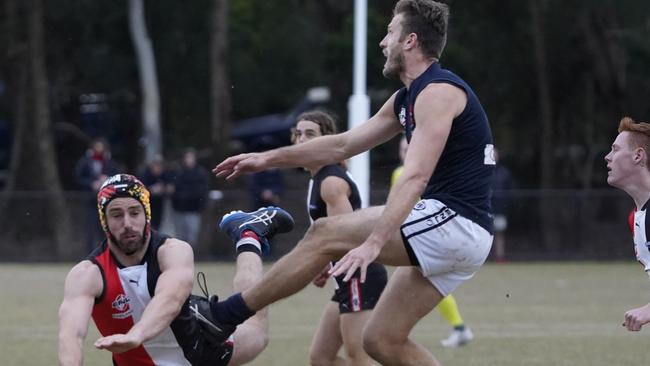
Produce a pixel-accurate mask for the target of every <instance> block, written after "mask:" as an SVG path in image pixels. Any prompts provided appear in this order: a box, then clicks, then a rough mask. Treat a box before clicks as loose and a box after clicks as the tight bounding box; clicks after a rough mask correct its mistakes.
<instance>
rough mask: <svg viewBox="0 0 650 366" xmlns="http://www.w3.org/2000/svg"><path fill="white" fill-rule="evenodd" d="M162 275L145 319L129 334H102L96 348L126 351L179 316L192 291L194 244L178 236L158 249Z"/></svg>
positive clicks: (168, 240)
mask: <svg viewBox="0 0 650 366" xmlns="http://www.w3.org/2000/svg"><path fill="white" fill-rule="evenodd" d="M158 261H159V263H160V270H161V274H160V277H159V278H158V283H157V285H156V290H155V293H154V296H153V298H152V299H151V302H150V303H149V304H148V305H147V307H146V308H145V310H144V313H142V319H140V321H139V322H138V323H136V324H135V325H134V326H133V328H131V330H129V332H128V333H127V334H114V335H111V336H108V337H102V338H100V339H98V340H97V341H96V342H95V347H97V348H100V349H107V350H109V351H111V352H115V353H122V352H126V351H128V350H130V349H133V348H136V347H138V346H140V345H141V344H142V343H144V342H146V341H148V340H149V339H151V338H153V337H155V336H157V335H158V334H160V332H162V331H163V330H164V329H165V328H166V327H168V326H169V324H171V322H172V320H174V318H175V317H176V316H177V315H178V313H179V312H180V310H181V307H182V306H183V304H184V303H185V300H187V298H188V296H189V295H190V293H191V292H192V286H193V280H194V254H193V252H192V248H191V247H190V245H189V244H188V243H186V242H184V241H181V240H177V239H167V241H166V242H165V244H163V245H162V246H161V247H160V249H158Z"/></svg>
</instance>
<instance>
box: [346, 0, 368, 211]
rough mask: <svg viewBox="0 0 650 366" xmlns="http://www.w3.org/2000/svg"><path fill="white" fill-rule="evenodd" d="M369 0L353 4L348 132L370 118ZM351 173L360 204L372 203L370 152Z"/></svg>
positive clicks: (352, 165)
mask: <svg viewBox="0 0 650 366" xmlns="http://www.w3.org/2000/svg"><path fill="white" fill-rule="evenodd" d="M367 15H368V3H367V0H355V1H354V84H353V93H352V95H351V96H350V99H349V100H348V129H352V128H354V127H356V126H358V125H360V124H362V123H364V122H365V121H367V120H368V118H370V98H368V95H367V94H366V38H367V17H368V16H367ZM349 163H350V173H351V174H352V176H353V177H354V180H355V182H356V183H357V185H358V187H359V193H360V194H361V204H362V206H363V207H368V205H369V203H370V153H368V152H364V153H362V154H359V155H357V156H354V157H352V158H351V159H350V162H349Z"/></svg>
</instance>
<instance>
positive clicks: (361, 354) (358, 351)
mask: <svg viewBox="0 0 650 366" xmlns="http://www.w3.org/2000/svg"><path fill="white" fill-rule="evenodd" d="M345 352H346V355H347V356H348V360H350V364H351V365H361V364H367V362H366V360H367V359H368V358H369V356H368V354H367V353H366V351H364V349H363V345H362V344H361V342H359V344H358V347H356V346H355V347H348V348H346V349H345Z"/></svg>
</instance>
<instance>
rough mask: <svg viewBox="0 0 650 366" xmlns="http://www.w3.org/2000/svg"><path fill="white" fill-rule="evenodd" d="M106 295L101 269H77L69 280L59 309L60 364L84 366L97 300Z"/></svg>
mask: <svg viewBox="0 0 650 366" xmlns="http://www.w3.org/2000/svg"><path fill="white" fill-rule="evenodd" d="M101 292H102V277H101V273H100V272H99V268H98V267H97V266H96V265H94V264H92V263H91V262H90V261H83V262H81V263H79V264H77V265H76V266H74V267H73V268H72V269H71V270H70V272H69V273H68V276H67V277H66V279H65V285H64V291H63V302H62V303H61V307H60V308H59V364H60V365H62V366H71V365H82V364H83V343H84V340H85V339H86V335H87V334H88V323H89V321H90V316H91V314H92V310H93V305H94V303H95V298H96V297H97V296H99V294H100V293H101Z"/></svg>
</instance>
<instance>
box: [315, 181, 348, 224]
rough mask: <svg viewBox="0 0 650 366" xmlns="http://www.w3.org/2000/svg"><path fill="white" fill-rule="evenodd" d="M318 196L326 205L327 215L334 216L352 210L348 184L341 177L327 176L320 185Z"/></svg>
mask: <svg viewBox="0 0 650 366" xmlns="http://www.w3.org/2000/svg"><path fill="white" fill-rule="evenodd" d="M320 196H321V198H322V199H323V201H324V202H325V205H326V206H327V216H335V215H341V214H346V213H350V212H352V211H353V210H352V205H351V204H350V200H349V199H348V197H349V196H350V185H349V184H348V182H346V181H345V180H344V179H343V178H339V177H337V176H333V175H332V176H329V177H327V178H325V179H324V180H323V182H322V183H321V186H320Z"/></svg>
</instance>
